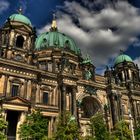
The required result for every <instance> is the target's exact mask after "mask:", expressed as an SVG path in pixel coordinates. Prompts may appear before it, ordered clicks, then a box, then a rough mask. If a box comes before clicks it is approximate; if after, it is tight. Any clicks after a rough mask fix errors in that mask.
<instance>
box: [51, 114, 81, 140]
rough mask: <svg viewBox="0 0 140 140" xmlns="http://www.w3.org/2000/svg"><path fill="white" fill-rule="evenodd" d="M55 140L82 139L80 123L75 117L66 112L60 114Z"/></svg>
mask: <svg viewBox="0 0 140 140" xmlns="http://www.w3.org/2000/svg"><path fill="white" fill-rule="evenodd" d="M54 139H55V140H75V139H77V140H80V136H79V129H78V124H77V122H76V120H75V118H74V117H73V116H72V115H71V114H70V113H69V112H65V113H64V115H63V116H62V115H61V116H60V117H59V119H58V122H57V130H56V133H55V135H54Z"/></svg>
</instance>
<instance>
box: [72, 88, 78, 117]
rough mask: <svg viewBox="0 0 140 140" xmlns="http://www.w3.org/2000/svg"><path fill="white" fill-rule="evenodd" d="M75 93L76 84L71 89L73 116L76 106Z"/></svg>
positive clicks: (75, 113) (75, 114)
mask: <svg viewBox="0 0 140 140" xmlns="http://www.w3.org/2000/svg"><path fill="white" fill-rule="evenodd" d="M76 93H77V89H76V86H75V87H73V89H72V96H71V97H72V115H74V116H75V117H77V108H76Z"/></svg>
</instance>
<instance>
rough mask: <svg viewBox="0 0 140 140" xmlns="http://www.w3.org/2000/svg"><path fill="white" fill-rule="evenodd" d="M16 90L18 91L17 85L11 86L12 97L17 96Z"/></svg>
mask: <svg viewBox="0 0 140 140" xmlns="http://www.w3.org/2000/svg"><path fill="white" fill-rule="evenodd" d="M18 89H19V86H18V85H13V86H12V97H13V96H17V95H18Z"/></svg>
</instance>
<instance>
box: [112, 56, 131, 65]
mask: <svg viewBox="0 0 140 140" xmlns="http://www.w3.org/2000/svg"><path fill="white" fill-rule="evenodd" d="M124 61H126V62H133V60H132V58H131V57H130V56H128V55H125V54H121V55H119V56H117V58H116V59H115V62H114V65H117V64H119V63H122V62H124Z"/></svg>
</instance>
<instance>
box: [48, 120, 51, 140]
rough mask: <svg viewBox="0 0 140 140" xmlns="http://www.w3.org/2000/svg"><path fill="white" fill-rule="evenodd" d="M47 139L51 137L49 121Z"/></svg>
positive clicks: (49, 123)
mask: <svg viewBox="0 0 140 140" xmlns="http://www.w3.org/2000/svg"><path fill="white" fill-rule="evenodd" d="M48 137H49V138H50V137H51V119H49V122H48Z"/></svg>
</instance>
